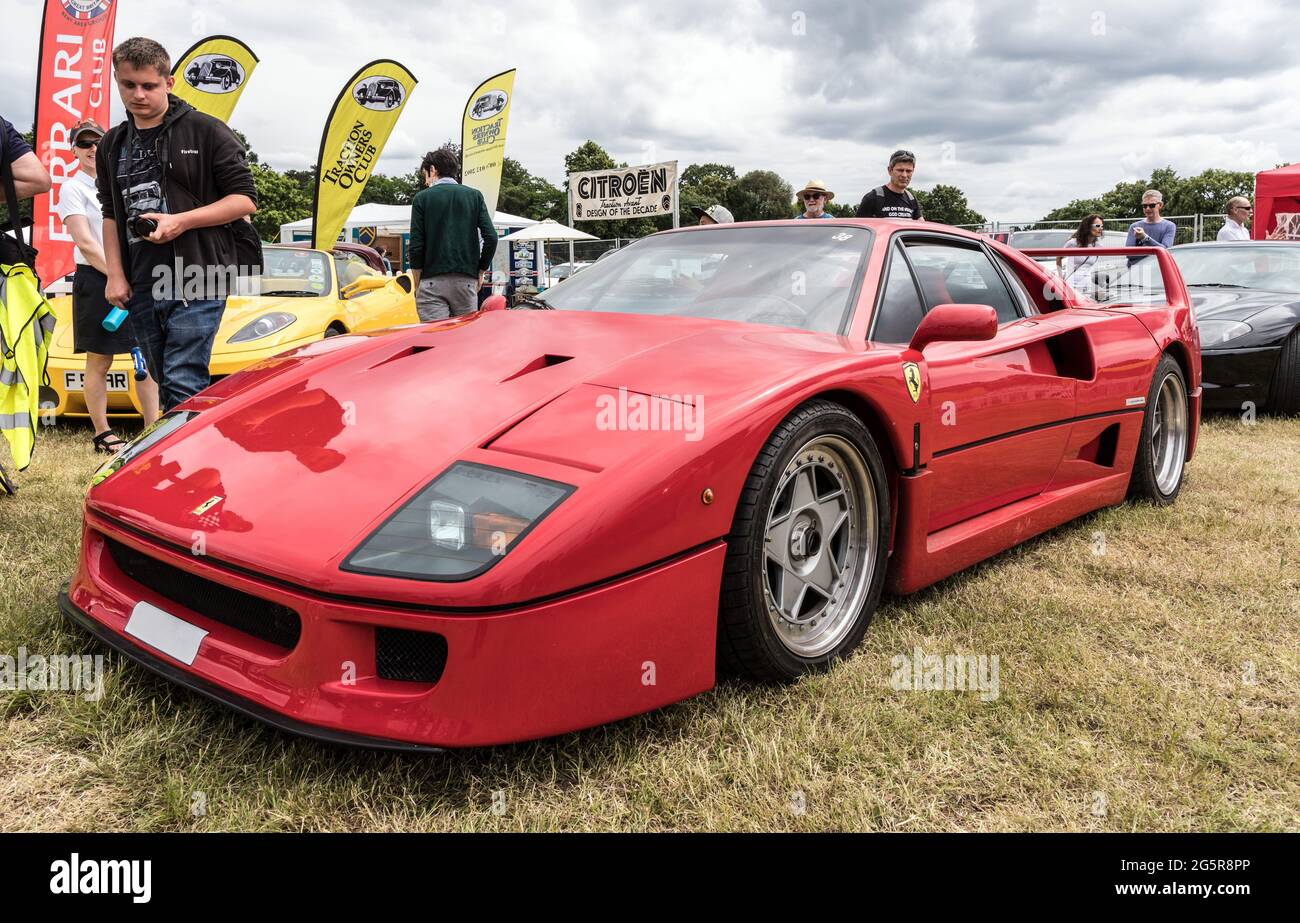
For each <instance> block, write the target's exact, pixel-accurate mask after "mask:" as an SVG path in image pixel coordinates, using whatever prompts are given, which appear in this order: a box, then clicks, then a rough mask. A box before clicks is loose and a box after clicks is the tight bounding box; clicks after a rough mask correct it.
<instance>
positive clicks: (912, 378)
mask: <svg viewBox="0 0 1300 923" xmlns="http://www.w3.org/2000/svg"><path fill="white" fill-rule="evenodd" d="M903 380H904V381H906V382H907V393H908V394H910V395H912V403H913V404H915V403H916V402H917V401H919V400H920V399H921V367H920V366H918V365H917V364H916V363H915V362H904V363H903Z"/></svg>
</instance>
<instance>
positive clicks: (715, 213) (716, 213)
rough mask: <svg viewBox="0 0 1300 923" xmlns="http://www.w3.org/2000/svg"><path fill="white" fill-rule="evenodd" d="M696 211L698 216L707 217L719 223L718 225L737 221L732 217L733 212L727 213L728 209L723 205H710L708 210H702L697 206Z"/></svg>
mask: <svg viewBox="0 0 1300 923" xmlns="http://www.w3.org/2000/svg"><path fill="white" fill-rule="evenodd" d="M694 211H695V214H696V215H697V216H698V215H705V216H707V217H709V218H712V219H713V220H714V221H716V222H718V224H732V223H734V222H735V220H736V219H735V218H734V217H732V214H731V212H729V211H727V209H725V208H723V207H722V206H721V205H710V206H709V207H708V208H700V207H699V206H698V205H697V206H695V209H694Z"/></svg>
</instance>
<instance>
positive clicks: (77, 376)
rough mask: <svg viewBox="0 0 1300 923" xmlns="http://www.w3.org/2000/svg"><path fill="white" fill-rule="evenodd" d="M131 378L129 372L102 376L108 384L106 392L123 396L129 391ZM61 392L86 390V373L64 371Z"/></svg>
mask: <svg viewBox="0 0 1300 923" xmlns="http://www.w3.org/2000/svg"><path fill="white" fill-rule="evenodd" d="M130 377H131V373H130V372H113V371H110V372H109V373H108V374H107V375H105V376H104V378H105V381H106V382H107V384H108V390H109V391H111V392H113V393H115V394H124V393H125V392H127V391H129V390H130V386H129V384H128V379H129V378H130ZM63 390H64V391H85V390H86V373H85V372H72V371H64V373H63Z"/></svg>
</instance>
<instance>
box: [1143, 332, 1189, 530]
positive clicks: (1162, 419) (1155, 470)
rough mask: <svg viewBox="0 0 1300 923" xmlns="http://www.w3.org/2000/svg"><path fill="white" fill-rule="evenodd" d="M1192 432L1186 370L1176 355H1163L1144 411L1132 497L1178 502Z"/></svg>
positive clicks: (1154, 501)
mask: <svg viewBox="0 0 1300 923" xmlns="http://www.w3.org/2000/svg"><path fill="white" fill-rule="evenodd" d="M1190 435H1191V406H1190V404H1189V402H1188V400H1187V384H1186V382H1185V380H1184V378H1183V370H1182V368H1181V367H1180V366H1179V365H1178V363H1177V361H1175V360H1174V358H1173V357H1172V356H1169V355H1165V356H1161V357H1160V362H1159V363H1158V364H1157V365H1156V374H1155V376H1154V377H1153V378H1152V379H1151V391H1150V392H1149V393H1148V394H1147V407H1146V411H1145V412H1144V413H1143V415H1142V435H1141V438H1140V439H1139V441H1138V450H1137V456H1136V457H1135V458H1134V459H1133V475H1132V477H1131V479H1130V480H1129V496H1130V497H1135V498H1137V499H1140V500H1150V501H1151V502H1152V503H1157V504H1160V505H1162V506H1163V505H1165V504H1168V503H1173V502H1174V498H1175V497H1177V496H1178V492H1179V491H1180V490H1182V489H1183V467H1184V466H1185V465H1186V464H1187V443H1188V439H1189V437H1190Z"/></svg>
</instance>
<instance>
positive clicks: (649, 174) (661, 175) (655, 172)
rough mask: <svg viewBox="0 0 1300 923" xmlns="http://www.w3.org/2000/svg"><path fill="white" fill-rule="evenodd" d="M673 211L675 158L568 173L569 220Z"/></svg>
mask: <svg viewBox="0 0 1300 923" xmlns="http://www.w3.org/2000/svg"><path fill="white" fill-rule="evenodd" d="M676 213H677V161H675V160H670V161H668V162H666V163H652V164H648V165H646V166H644V167H619V168H617V169H614V170H592V171H590V172H588V173H570V174H569V222H570V223H573V222H574V221H606V220H609V219H611V218H646V217H654V216H655V215H674V214H676Z"/></svg>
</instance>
